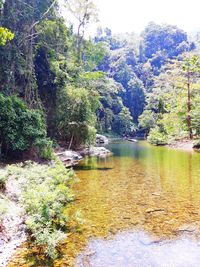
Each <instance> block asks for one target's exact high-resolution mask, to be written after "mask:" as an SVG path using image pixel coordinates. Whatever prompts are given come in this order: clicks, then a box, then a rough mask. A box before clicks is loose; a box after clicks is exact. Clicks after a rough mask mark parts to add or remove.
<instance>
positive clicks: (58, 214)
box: [8, 161, 74, 259]
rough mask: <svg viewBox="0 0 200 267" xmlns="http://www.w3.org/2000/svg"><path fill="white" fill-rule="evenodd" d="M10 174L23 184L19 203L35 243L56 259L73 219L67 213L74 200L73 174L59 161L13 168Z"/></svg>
mask: <svg viewBox="0 0 200 267" xmlns="http://www.w3.org/2000/svg"><path fill="white" fill-rule="evenodd" d="M8 175H12V176H13V178H15V179H18V181H19V183H20V184H21V191H22V193H21V196H20V199H19V201H20V205H21V206H22V207H23V209H24V212H25V214H26V225H27V229H28V230H29V231H30V233H31V236H32V238H33V239H34V240H35V244H36V245H38V246H41V247H43V248H44V252H45V254H46V255H47V256H49V257H51V258H53V259H54V258H56V256H57V251H56V247H57V246H58V244H59V243H60V242H61V241H63V239H64V238H66V234H65V233H66V229H67V226H68V223H69V221H70V219H71V218H70V217H69V216H68V215H67V212H66V211H67V208H68V207H70V203H71V202H72V201H73V198H74V197H73V194H72V191H71V189H70V187H71V185H72V184H73V182H74V174H73V172H72V171H71V170H67V169H66V168H65V167H64V166H63V165H62V163H61V162H59V161H56V162H55V163H54V164H53V165H51V166H48V165H39V164H36V163H31V162H26V164H25V165H23V166H22V165H14V166H11V167H9V168H8Z"/></svg>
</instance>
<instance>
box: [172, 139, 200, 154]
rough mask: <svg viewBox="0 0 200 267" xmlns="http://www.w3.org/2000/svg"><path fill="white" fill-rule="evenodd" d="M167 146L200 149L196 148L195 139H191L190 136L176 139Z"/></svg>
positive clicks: (189, 149)
mask: <svg viewBox="0 0 200 267" xmlns="http://www.w3.org/2000/svg"><path fill="white" fill-rule="evenodd" d="M167 147H170V148H172V149H177V150H184V151H188V152H193V151H199V149H195V148H194V140H190V139H188V138H184V139H180V140H174V141H172V142H171V143H170V144H168V145H167Z"/></svg>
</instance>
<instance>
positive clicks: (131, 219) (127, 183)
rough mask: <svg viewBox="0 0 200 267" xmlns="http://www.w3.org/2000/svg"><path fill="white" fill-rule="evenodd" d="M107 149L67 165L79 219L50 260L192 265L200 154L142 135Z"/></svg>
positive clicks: (135, 266) (85, 266) (95, 265)
mask: <svg viewBox="0 0 200 267" xmlns="http://www.w3.org/2000/svg"><path fill="white" fill-rule="evenodd" d="M107 148H108V149H110V150H111V151H112V152H113V156H110V157H108V158H86V159H84V160H83V161H82V162H81V163H80V164H79V166H77V167H76V169H75V172H76V174H77V176H78V178H79V183H77V184H76V185H75V187H74V191H75V195H76V196H77V199H76V201H75V209H76V210H79V211H80V213H81V216H82V217H83V219H84V221H83V226H82V227H81V229H80V231H79V232H78V233H77V232H76V233H74V234H71V235H70V236H69V237H68V239H67V241H66V242H65V244H63V247H62V253H63V257H62V259H60V260H58V261H57V262H56V263H55V264H54V266H74V265H75V266H76V267H129V266H130V267H143V266H144V267H146V266H152V267H164V266H173V267H190V266H191V267H196V266H199V262H200V154H199V153H196V152H185V151H177V150H173V149H170V148H167V147H154V146H151V145H149V144H147V143H146V142H143V141H141V142H137V143H131V142H128V141H122V142H116V143H111V144H109V145H108V146H107ZM74 258H75V262H74ZM35 266H36V265H35ZM37 266H39V264H38V265H37Z"/></svg>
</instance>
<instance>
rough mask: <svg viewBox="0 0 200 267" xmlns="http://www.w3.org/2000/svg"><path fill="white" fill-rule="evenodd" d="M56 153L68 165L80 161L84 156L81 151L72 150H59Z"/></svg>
mask: <svg viewBox="0 0 200 267" xmlns="http://www.w3.org/2000/svg"><path fill="white" fill-rule="evenodd" d="M56 155H57V156H58V157H59V159H60V160H61V161H62V162H63V163H64V164H65V166H66V167H70V166H74V165H76V164H78V163H79V161H80V160H81V159H82V158H83V157H82V156H81V155H80V154H79V153H77V152H75V151H72V150H65V151H63V152H58V153H56Z"/></svg>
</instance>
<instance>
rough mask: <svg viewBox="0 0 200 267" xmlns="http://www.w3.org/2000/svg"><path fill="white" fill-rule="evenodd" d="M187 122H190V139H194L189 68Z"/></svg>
mask: <svg viewBox="0 0 200 267" xmlns="http://www.w3.org/2000/svg"><path fill="white" fill-rule="evenodd" d="M187 91H188V96H187V124H188V130H189V137H190V139H193V131H192V123H191V88H190V73H189V70H188V75H187Z"/></svg>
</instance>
